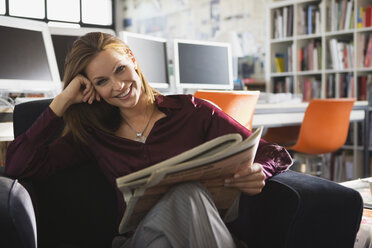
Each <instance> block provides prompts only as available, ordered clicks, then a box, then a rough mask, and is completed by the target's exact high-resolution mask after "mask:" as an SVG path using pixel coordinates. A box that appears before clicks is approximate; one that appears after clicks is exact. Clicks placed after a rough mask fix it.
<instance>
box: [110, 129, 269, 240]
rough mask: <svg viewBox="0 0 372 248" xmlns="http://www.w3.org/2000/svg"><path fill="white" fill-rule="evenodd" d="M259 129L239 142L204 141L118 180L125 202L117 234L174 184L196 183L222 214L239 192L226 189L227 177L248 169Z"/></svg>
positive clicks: (231, 138) (234, 137)
mask: <svg viewBox="0 0 372 248" xmlns="http://www.w3.org/2000/svg"><path fill="white" fill-rule="evenodd" d="M261 133H262V127H260V128H257V129H256V131H255V132H254V133H252V135H251V136H249V137H248V138H247V139H245V140H242V137H241V135H240V134H237V133H234V134H227V135H223V136H220V137H217V138H215V139H212V140H210V141H207V142H205V143H203V144H201V145H199V146H197V147H195V148H192V149H190V150H188V151H185V152H183V153H181V154H179V155H176V156H174V157H172V158H170V159H167V160H165V161H162V162H159V163H157V164H155V165H152V166H149V167H147V168H144V169H142V170H140V171H137V172H134V173H131V174H128V175H125V176H123V177H119V178H117V179H116V184H117V187H118V188H119V190H120V191H121V192H122V193H123V197H124V200H125V203H126V209H125V212H124V216H123V218H122V220H121V222H120V226H119V233H125V232H128V231H131V230H133V229H135V228H136V227H137V225H138V223H139V222H140V221H141V220H142V219H143V218H144V217H145V216H146V214H147V213H148V211H149V210H150V209H151V208H152V207H153V206H154V205H155V204H156V203H157V202H158V200H159V199H160V198H161V197H162V196H163V195H164V194H165V193H166V192H167V191H168V189H169V188H170V187H171V186H172V185H175V184H179V183H182V182H190V181H197V182H200V183H202V184H203V185H204V186H205V187H206V188H207V189H208V190H209V192H210V193H211V195H212V198H213V201H214V203H215V204H216V207H217V209H218V210H219V212H220V213H221V215H224V214H226V213H228V210H229V208H230V207H231V206H232V205H233V203H234V202H235V201H236V199H237V198H238V196H239V194H240V191H239V190H238V189H236V188H233V187H231V188H230V187H225V186H224V181H225V179H226V178H229V177H232V176H233V175H234V174H235V173H236V172H238V171H240V170H242V169H243V168H245V167H247V166H251V165H252V163H253V160H254V157H255V154H256V150H257V147H258V144H259V141H260V138H261Z"/></svg>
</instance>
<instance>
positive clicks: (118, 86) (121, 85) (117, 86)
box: [114, 81, 125, 91]
mask: <svg viewBox="0 0 372 248" xmlns="http://www.w3.org/2000/svg"><path fill="white" fill-rule="evenodd" d="M124 85H125V84H124V82H120V81H117V82H116V83H115V86H114V89H115V90H118V91H119V90H122V89H123V88H124Z"/></svg>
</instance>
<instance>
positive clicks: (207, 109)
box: [195, 98, 293, 180]
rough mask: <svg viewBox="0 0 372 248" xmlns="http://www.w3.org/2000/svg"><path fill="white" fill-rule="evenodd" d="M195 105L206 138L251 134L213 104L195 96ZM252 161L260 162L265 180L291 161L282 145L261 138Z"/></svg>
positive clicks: (284, 169)
mask: <svg viewBox="0 0 372 248" xmlns="http://www.w3.org/2000/svg"><path fill="white" fill-rule="evenodd" d="M195 105H196V106H197V107H198V109H199V111H198V112H199V113H198V114H199V115H200V118H199V119H200V120H202V121H203V122H204V123H205V124H204V126H205V129H206V134H207V136H206V139H207V140H211V139H213V138H216V137H218V136H221V135H224V134H228V133H240V134H241V135H242V137H243V139H246V138H247V137H249V136H250V135H251V134H252V132H251V131H250V130H248V129H247V128H245V127H244V126H242V125H241V124H240V123H238V122H237V121H236V120H234V119H233V118H231V117H230V116H229V115H227V114H225V113H224V112H223V111H221V110H220V109H219V108H217V107H216V106H214V105H213V104H210V103H208V102H206V101H203V100H200V99H197V98H196V99H195ZM254 162H256V163H260V164H262V166H263V171H264V173H265V175H266V180H267V179H269V178H271V177H272V176H274V175H276V174H279V173H281V172H283V171H286V170H287V169H288V168H289V167H290V166H291V165H292V163H293V161H292V158H291V156H290V154H289V153H288V151H287V150H286V149H285V148H284V147H282V146H279V145H276V144H271V143H268V142H267V141H265V140H263V139H261V140H260V144H259V146H258V149H257V153H256V157H255V160H254Z"/></svg>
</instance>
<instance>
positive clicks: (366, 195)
mask: <svg viewBox="0 0 372 248" xmlns="http://www.w3.org/2000/svg"><path fill="white" fill-rule="evenodd" d="M370 180H372V177H369V178H364V179H356V180H352V181H347V182H344V183H340V184H341V185H343V186H345V187H348V188H352V189H354V190H356V191H358V192H359V193H360V195H361V196H362V198H363V203H364V207H365V208H372V195H371V191H370V189H369V181H370Z"/></svg>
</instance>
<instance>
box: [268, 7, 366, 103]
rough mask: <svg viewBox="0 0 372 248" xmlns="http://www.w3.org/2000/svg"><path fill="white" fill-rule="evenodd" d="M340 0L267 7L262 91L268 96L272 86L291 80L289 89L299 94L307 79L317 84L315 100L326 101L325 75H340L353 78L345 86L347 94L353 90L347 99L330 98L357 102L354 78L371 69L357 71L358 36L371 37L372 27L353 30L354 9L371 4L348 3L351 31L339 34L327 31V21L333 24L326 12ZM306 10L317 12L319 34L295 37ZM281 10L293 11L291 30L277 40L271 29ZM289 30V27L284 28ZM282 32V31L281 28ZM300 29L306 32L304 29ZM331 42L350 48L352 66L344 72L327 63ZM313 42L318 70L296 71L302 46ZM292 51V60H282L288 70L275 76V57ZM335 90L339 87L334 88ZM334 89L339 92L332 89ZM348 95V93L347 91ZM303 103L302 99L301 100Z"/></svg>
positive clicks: (336, 95)
mask: <svg viewBox="0 0 372 248" xmlns="http://www.w3.org/2000/svg"><path fill="white" fill-rule="evenodd" d="M343 1H344V0H318V1H314V0H298V1H294V0H292V1H281V2H275V3H273V4H271V5H269V7H268V11H267V20H270V21H268V22H267V27H266V28H267V34H269V35H268V36H267V37H268V38H267V42H266V46H267V47H266V51H267V53H266V54H267V56H266V90H267V91H268V92H275V87H274V84H275V83H276V82H277V81H278V80H280V79H283V78H285V77H291V78H292V81H293V87H292V90H291V92H292V93H297V94H301V93H303V90H302V88H303V86H304V85H303V79H304V78H305V77H309V78H310V79H312V78H315V79H317V80H316V81H317V82H318V84H319V85H318V89H319V93H320V94H319V97H320V98H327V97H328V96H327V94H326V83H327V78H328V76H329V75H336V74H338V75H341V76H342V75H344V76H349V77H352V78H353V81H352V82H351V85H350V86H349V88H350V90H351V89H353V92H348V95H345V96H344V95H342V94H341V95H340V90H336V92H335V94H334V96H333V97H356V98H358V99H359V96H358V78H359V77H361V76H364V75H367V74H372V67H368V68H364V67H361V66H360V65H361V63H362V60H363V58H361V56H360V53H359V52H358V51H360V50H359V49H360V47H359V46H360V44H359V38H360V36H361V35H370V34H372V27H364V28H358V27H357V9H358V8H359V7H360V6H371V5H372V1H371V0H348V1H346V0H345V1H346V3H347V2H350V3H351V4H352V8H353V10H354V14H353V16H352V17H353V18H350V19H352V20H353V21H352V22H353V25H352V28H346V29H341V30H328V29H329V28H330V25H331V24H330V23H329V22H330V20H332V21H334V20H333V19H331V18H329V17H328V16H329V13H330V12H329V8H331V6H332V2H336V3H337V2H338V3H341V4H342V3H343ZM308 6H316V7H317V8H318V11H319V15H320V16H319V20H320V24H319V30H315V33H311V34H303V33H299V30H301V28H300V26H301V23H303V21H301V19H303V18H301V12H302V9H307V8H308ZM284 8H287V9H289V8H292V9H293V18H292V23H291V24H290V25H292V30H293V33H292V34H289V35H288V36H287V34H284V35H282V36H281V37H280V38H278V37H276V36H275V33H276V32H275V30H276V29H277V28H275V25H278V23H277V21H276V19H277V18H276V15H277V13H278V12H279V13H282V15H283V12H284ZM287 12H289V11H287ZM284 22H285V21H284V20H283V18H282V22H281V23H282V25H283V26H284ZM287 26H289V25H287ZM281 29H282V30H283V28H281ZM303 29H307V28H306V27H305V28H303ZM331 39H335V40H336V41H339V42H348V43H349V44H351V45H352V52H353V60H352V61H353V64H352V65H351V66H350V65H348V67H347V68H343V69H334V68H333V66H332V63H331V61H332V60H331V54H330V53H331V52H330V49H329V42H330V40H331ZM312 40H314V41H317V42H318V43H319V45H320V47H321V48H320V49H321V52H320V53H319V55H320V58H319V62H320V63H319V66H318V68H315V69H314V67H313V68H312V69H308V68H305V69H300V68H299V63H300V62H299V53H300V52H299V51H300V49H301V48H302V47H304V46H306V45H307V44H309V43H311V41H312ZM289 47H292V56H291V58H286V61H287V60H290V59H291V60H292V63H291V64H292V65H291V68H287V69H286V70H285V71H284V72H277V70H276V66H275V55H276V54H278V53H280V54H287V49H288V48H289ZM338 86H339V85H338ZM336 88H337V89H339V88H338V87H337V86H336ZM348 91H349V90H348ZM305 100H306V99H305Z"/></svg>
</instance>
